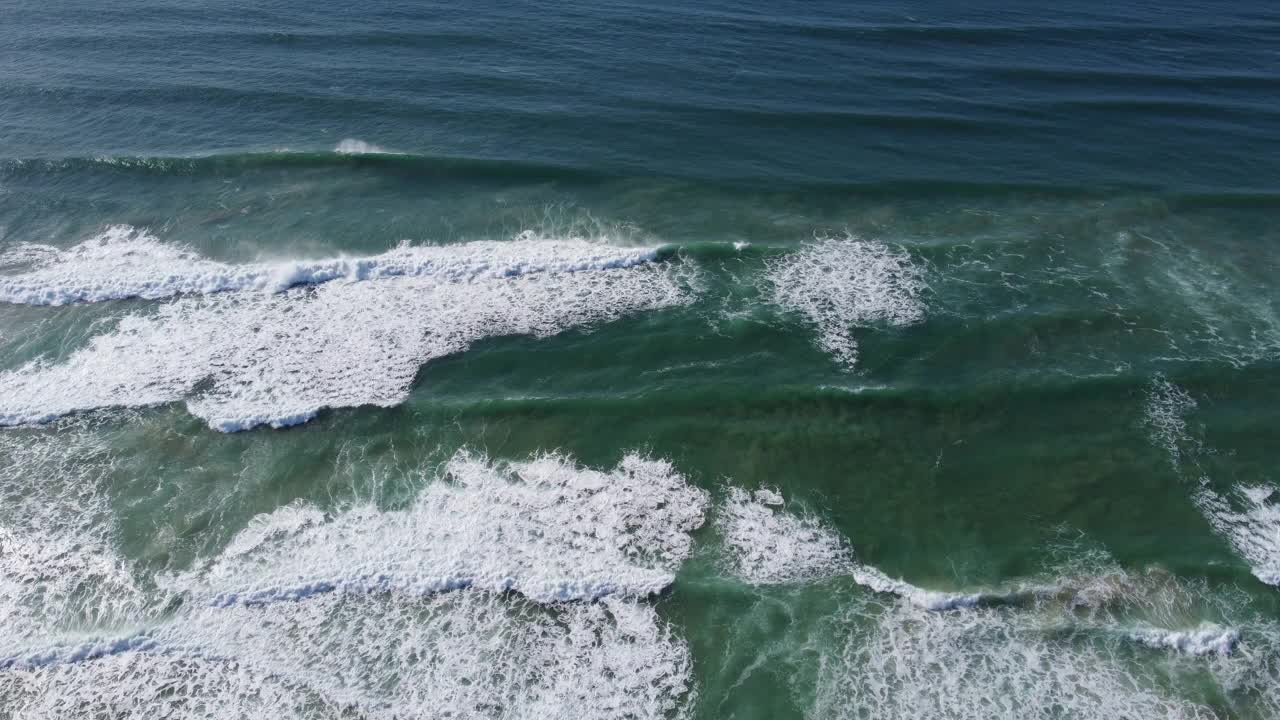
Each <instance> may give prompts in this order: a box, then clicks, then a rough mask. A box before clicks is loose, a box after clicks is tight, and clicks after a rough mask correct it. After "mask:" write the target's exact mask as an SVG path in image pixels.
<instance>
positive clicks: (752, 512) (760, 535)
mask: <svg viewBox="0 0 1280 720" xmlns="http://www.w3.org/2000/svg"><path fill="white" fill-rule="evenodd" d="M784 505H785V500H784V499H783V497H782V495H781V494H780V493H779V492H778V491H776V490H773V489H768V488H763V489H760V490H756V491H754V492H749V491H747V490H744V489H742V488H738V487H732V486H730V487H729V488H728V489H727V495H726V497H725V500H724V502H723V503H722V505H721V507H720V509H719V512H718V513H717V526H718V527H719V530H720V534H721V536H722V545H723V547H722V553H723V558H722V559H723V563H724V565H725V567H726V569H727V570H728V572H729V573H730V574H731V575H733V576H734V577H737V578H739V579H741V580H744V581H746V582H748V583H751V584H753V585H778V584H793V583H800V582H816V581H819V580H822V579H825V578H830V577H836V576H841V575H844V576H849V577H851V578H853V580H854V582H856V583H858V584H859V585H862V586H863V587H865V588H867V589H869V590H872V591H874V592H877V593H884V594H888V595H895V596H897V597H901V598H903V599H905V600H907V601H908V602H910V603H912V604H914V605H916V606H918V607H921V608H925V609H928V610H934V611H944V610H956V609H961V608H968V607H976V606H978V605H979V604H984V603H986V604H993V603H1001V602H1006V603H1011V602H1015V601H1017V599H1018V598H1021V597H1022V596H1023V595H1029V594H1030V593H1031V592H1032V591H1015V592H1010V593H960V594H955V593H943V592H937V591H932V590H925V589H923V588H919V587H916V586H915V585H912V584H910V583H908V582H906V581H904V580H898V579H894V578H891V577H889V576H888V575H886V574H885V573H884V572H882V571H881V570H879V569H877V568H875V567H872V566H870V565H864V564H861V563H859V562H857V561H856V560H855V559H854V554H853V550H852V548H851V547H850V546H849V543H848V541H847V540H846V539H845V538H844V537H843V536H842V535H840V533H839V532H837V531H836V530H835V529H834V528H832V527H830V526H829V525H828V524H826V523H825V522H823V521H822V520H821V519H820V518H818V517H817V516H815V515H812V514H794V513H790V512H787V511H786V510H785V509H784Z"/></svg>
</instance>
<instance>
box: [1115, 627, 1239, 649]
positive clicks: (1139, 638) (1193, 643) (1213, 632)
mask: <svg viewBox="0 0 1280 720" xmlns="http://www.w3.org/2000/svg"><path fill="white" fill-rule="evenodd" d="M1128 636H1129V638H1130V639H1132V640H1134V641H1136V642H1139V643H1142V644H1143V645H1147V646H1148V647H1153V648H1157V649H1168V650H1175V651H1177V652H1180V653H1183V654H1186V655H1230V654H1231V653H1232V651H1233V650H1235V647H1236V645H1237V644H1239V642H1240V631H1239V630H1236V629H1234V628H1224V627H1222V626H1220V625H1217V624H1214V623H1201V624H1200V625H1199V626H1198V627H1195V628H1191V629H1187V630H1168V629H1165V628H1158V627H1149V626H1144V627H1137V628H1134V629H1132V630H1129V632H1128Z"/></svg>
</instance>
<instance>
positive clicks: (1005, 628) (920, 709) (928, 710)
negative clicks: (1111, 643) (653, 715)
mask: <svg viewBox="0 0 1280 720" xmlns="http://www.w3.org/2000/svg"><path fill="white" fill-rule="evenodd" d="M866 612H867V610H859V611H858V612H856V613H855V615H857V616H858V617H857V618H851V619H850V620H849V623H850V624H851V625H852V626H853V627H855V628H858V629H856V630H854V631H853V632H851V633H849V635H848V637H847V639H846V641H845V642H844V643H843V644H841V645H839V646H838V647H837V648H836V649H834V650H833V651H831V652H830V653H829V654H827V655H826V656H825V657H824V658H823V662H822V667H823V671H822V674H821V676H820V678H819V684H818V692H817V699H816V702H815V707H814V708H813V712H812V714H813V715H814V716H815V717H832V718H863V717H876V718H886V719H887V720H894V719H895V718H921V717H935V718H951V719H954V720H963V719H965V718H974V720H977V719H979V718H982V719H985V718H991V717H1008V718H1015V717H1016V718H1030V719H1037V718H1044V719H1045V720H1048V719H1050V718H1061V717H1071V718H1099V719H1101V718H1117V717H1126V718H1128V717H1134V718H1136V717H1161V718H1208V717H1213V713H1212V711H1211V710H1210V709H1209V708H1206V707H1203V706H1200V705H1197V704H1195V703H1191V702H1188V701H1185V700H1181V699H1177V698H1174V697H1169V696H1167V695H1165V694H1163V693H1161V692H1160V691H1159V690H1158V689H1157V688H1158V685H1157V682H1156V679H1155V678H1154V677H1153V676H1149V675H1147V674H1146V672H1145V671H1144V670H1143V668H1142V667H1141V666H1138V665H1130V664H1127V663H1125V662H1123V661H1120V660H1117V659H1115V658H1114V657H1113V656H1112V655H1111V654H1110V653H1107V652H1103V651H1100V650H1098V649H1096V648H1094V647H1091V646H1089V645H1080V644H1078V643H1074V642H1071V641H1070V640H1058V639H1055V638H1053V637H1051V636H1048V637H1047V636H1045V635H1044V634H1043V632H1041V631H1040V630H1038V629H1037V628H1036V627H1035V626H1034V619H1033V618H1022V616H1020V615H1019V614H1018V613H1011V612H1008V611H1007V610H1002V609H996V608H975V609H973V610H972V611H970V612H965V613H934V612H928V611H925V610H922V609H920V608H917V607H914V606H912V605H910V604H904V603H897V604H893V605H891V606H888V607H885V608H882V609H881V611H880V612H879V613H878V614H877V615H874V616H872V617H871V618H870V621H869V626H868V622H867V620H864V619H863V617H862V616H864V615H865V613H866ZM1028 621H1030V622H1028Z"/></svg>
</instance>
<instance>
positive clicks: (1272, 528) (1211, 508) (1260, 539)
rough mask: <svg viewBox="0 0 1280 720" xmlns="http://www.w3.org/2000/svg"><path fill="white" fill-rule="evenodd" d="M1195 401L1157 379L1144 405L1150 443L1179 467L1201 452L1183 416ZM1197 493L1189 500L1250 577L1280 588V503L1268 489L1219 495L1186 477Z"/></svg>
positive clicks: (1249, 487) (1198, 478)
mask: <svg viewBox="0 0 1280 720" xmlns="http://www.w3.org/2000/svg"><path fill="white" fill-rule="evenodd" d="M1196 406H1197V403H1196V400H1195V398H1194V397H1192V396H1191V394H1190V393H1188V392H1187V391H1186V390H1184V389H1183V388H1181V387H1178V386H1177V385H1175V384H1173V383H1171V382H1169V381H1168V380H1165V379H1164V378H1156V379H1155V380H1154V381H1153V382H1152V384H1151V387H1150V390H1149V392H1148V397H1147V404H1146V408H1145V409H1146V421H1147V424H1148V426H1149V427H1150V428H1151V439H1152V442H1153V443H1154V444H1155V445H1157V446H1159V447H1162V448H1163V449H1164V450H1165V452H1167V453H1168V456H1169V462H1170V463H1171V464H1173V465H1174V467H1178V466H1179V465H1180V463H1181V461H1182V460H1183V458H1184V455H1187V454H1194V453H1196V452H1199V451H1201V450H1202V447H1201V443H1200V441H1199V440H1197V439H1196V438H1195V437H1193V436H1192V435H1191V433H1190V432H1189V431H1188V429H1187V420H1186V418H1187V416H1188V415H1190V414H1191V413H1192V412H1193V411H1194V410H1195V409H1196ZM1189 479H1191V480H1192V482H1194V483H1195V485H1196V489H1195V491H1194V494H1193V496H1192V499H1193V501H1194V502H1195V504H1196V507H1198V508H1199V509H1200V512H1201V513H1202V514H1203V515H1204V517H1205V519H1206V520H1207V521H1208V522H1209V524H1210V525H1211V526H1212V527H1213V529H1214V530H1216V531H1217V532H1218V534H1220V535H1221V536H1222V537H1223V538H1225V539H1226V540H1227V542H1229V543H1231V546H1232V548H1233V549H1234V550H1235V551H1236V554H1238V555H1239V556H1240V557H1241V558H1242V559H1243V560H1244V561H1245V562H1247V563H1248V564H1249V567H1250V569H1251V570H1252V572H1253V575H1254V577H1256V578H1258V579H1259V580H1261V581H1262V582H1264V583H1267V584H1268V585H1277V586H1280V504H1278V503H1277V494H1276V489H1275V488H1274V487H1272V486H1270V485H1266V484H1259V485H1239V486H1237V487H1235V488H1233V489H1232V490H1231V491H1230V492H1227V493H1219V492H1217V491H1215V490H1214V489H1213V488H1211V487H1210V486H1209V478H1207V477H1204V476H1196V477H1189Z"/></svg>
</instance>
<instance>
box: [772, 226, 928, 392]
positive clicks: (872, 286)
mask: <svg viewBox="0 0 1280 720" xmlns="http://www.w3.org/2000/svg"><path fill="white" fill-rule="evenodd" d="M766 279H767V280H768V283H769V285H770V288H771V290H772V296H773V300H774V302H775V303H777V304H778V305H779V306H781V307H783V308H785V309H787V310H789V311H791V312H795V313H798V314H800V315H802V316H804V317H805V319H807V320H808V321H809V322H810V323H811V324H813V325H814V326H816V327H817V329H818V347H819V348H821V349H822V350H823V351H824V352H827V353H829V354H830V355H831V356H832V357H833V358H835V359H836V361H837V362H839V363H841V364H842V365H845V366H847V367H849V368H852V367H853V366H854V365H856V364H857V360H858V343H857V340H856V339H855V338H854V336H853V329H854V328H861V327H868V326H872V325H881V324H887V325H909V324H911V323H915V322H919V321H920V320H921V319H923V318H924V314H925V305H924V302H923V300H922V299H921V295H923V293H924V291H925V288H926V285H925V281H924V274H923V272H922V271H921V270H920V268H919V267H917V266H916V265H915V264H914V263H913V262H912V260H911V256H910V255H909V254H908V253H907V252H906V251H895V250H892V249H890V248H889V247H888V246H886V245H884V244H883V243H880V242H875V241H870V240H858V239H856V238H854V237H851V236H847V237H842V238H826V239H822V240H818V241H816V242H813V243H811V244H809V245H806V246H805V247H804V248H803V249H801V250H799V251H798V252H795V253H792V254H790V255H786V256H784V257H782V258H780V259H778V260H776V261H773V262H771V263H770V264H769V267H768V269H767V272H766Z"/></svg>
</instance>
